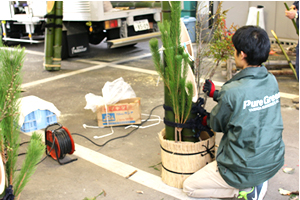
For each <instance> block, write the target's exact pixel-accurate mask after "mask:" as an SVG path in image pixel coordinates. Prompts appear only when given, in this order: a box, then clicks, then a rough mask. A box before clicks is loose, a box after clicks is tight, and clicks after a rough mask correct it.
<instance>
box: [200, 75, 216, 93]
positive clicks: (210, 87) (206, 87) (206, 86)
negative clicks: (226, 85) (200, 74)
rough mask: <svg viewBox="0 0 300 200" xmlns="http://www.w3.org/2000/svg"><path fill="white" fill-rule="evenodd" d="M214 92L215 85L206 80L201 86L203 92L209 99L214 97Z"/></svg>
mask: <svg viewBox="0 0 300 200" xmlns="http://www.w3.org/2000/svg"><path fill="white" fill-rule="evenodd" d="M215 91H216V88H215V84H214V83H213V82H212V81H211V80H209V79H206V80H205V83H204V86H203V92H205V93H206V94H207V95H208V96H209V97H214V93H215Z"/></svg>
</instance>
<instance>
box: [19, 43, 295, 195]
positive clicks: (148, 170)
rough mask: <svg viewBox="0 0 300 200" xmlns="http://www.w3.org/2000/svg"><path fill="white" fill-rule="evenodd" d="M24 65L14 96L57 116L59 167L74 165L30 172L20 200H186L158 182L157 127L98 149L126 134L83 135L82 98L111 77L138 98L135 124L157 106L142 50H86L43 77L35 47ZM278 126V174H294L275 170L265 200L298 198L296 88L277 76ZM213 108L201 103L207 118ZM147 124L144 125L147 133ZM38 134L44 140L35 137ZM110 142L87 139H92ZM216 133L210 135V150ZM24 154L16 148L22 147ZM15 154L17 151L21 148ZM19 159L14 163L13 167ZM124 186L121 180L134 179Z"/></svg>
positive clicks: (158, 89)
mask: <svg viewBox="0 0 300 200" xmlns="http://www.w3.org/2000/svg"><path fill="white" fill-rule="evenodd" d="M22 46H23V47H25V48H26V57H25V62H24V67H23V85H22V88H23V90H25V92H23V93H22V96H23V97H25V96H29V95H34V96H37V97H39V98H41V99H43V100H46V101H49V102H51V103H53V104H54V105H55V106H56V107H57V109H58V110H60V111H61V116H60V118H59V123H61V124H62V125H63V126H65V127H67V128H68V129H69V131H70V132H71V133H78V134H82V135H83V136H85V137H87V138H89V139H91V140H92V141H93V142H95V143H96V144H98V145H95V144H93V143H91V142H90V141H89V140H87V139H86V138H84V137H81V136H78V135H73V139H74V141H75V153H74V154H72V155H69V154H67V155H66V157H65V158H64V159H63V161H67V160H70V159H74V158H77V159H78V160H77V161H74V162H72V163H69V164H66V165H60V164H59V163H58V162H57V161H56V160H54V159H52V158H50V157H48V158H47V159H45V160H44V161H43V162H42V163H40V164H39V165H38V167H37V170H36V172H35V173H34V175H33V176H32V178H31V180H30V181H29V182H28V184H27V185H26V187H25V188H24V190H23V192H22V193H21V196H20V199H21V200H31V199H32V200H48V199H64V200H65V199H67V200H81V199H84V198H85V197H90V198H91V197H94V196H96V195H98V194H100V193H101V192H102V191H105V194H106V195H105V196H104V194H102V195H100V196H99V197H98V198H97V199H132V200H135V199H149V200H150V199H151V200H152V199H164V200H171V199H192V198H188V197H187V196H185V194H184V193H183V192H182V190H181V189H177V188H173V187H170V186H167V185H166V184H164V183H163V182H162V181H161V178H160V173H161V165H160V163H161V157H160V156H161V155H160V144H159V140H158V133H159V132H160V131H161V130H162V129H163V128H164V124H163V122H160V123H159V124H158V125H155V126H151V127H148V128H140V129H137V130H135V131H134V132H132V133H130V134H129V135H128V136H126V137H122V138H120V139H116V140H113V141H111V142H109V143H107V144H105V145H104V146H103V144H104V143H105V142H106V141H108V140H110V139H112V138H115V137H119V136H125V135H126V134H128V133H129V132H130V131H132V130H134V128H132V127H131V128H127V129H125V127H126V126H119V127H113V128H112V129H111V128H84V127H83V124H86V125H90V126H97V120H96V114H95V113H93V112H92V111H91V110H86V109H84V107H85V106H86V100H85V95H86V94H88V93H93V94H95V95H102V88H103V86H104V84H105V83H106V82H107V81H113V80H115V79H117V78H119V77H123V79H124V80H125V81H126V82H127V83H129V84H130V85H131V87H132V89H133V90H134V91H135V93H136V95H137V96H138V97H140V98H141V113H143V114H145V115H143V119H145V118H146V117H147V114H149V113H150V112H151V110H152V109H153V108H154V107H156V106H159V105H162V104H163V103H164V100H163V99H164V88H163V83H162V81H161V80H159V79H158V75H157V73H156V72H155V69H154V65H153V63H152V58H151V56H150V50H149V45H148V42H142V43H138V44H137V45H135V46H132V47H125V48H119V49H109V50H108V49H106V45H105V44H101V45H92V46H91V50H90V52H89V53H86V54H85V55H82V56H80V57H75V58H69V59H67V60H63V61H62V67H61V70H60V71H55V72H48V71H46V70H45V69H44V67H43V57H44V55H43V51H44V46H43V44H32V45H30V44H23V45H22ZM276 78H277V80H278V83H279V88H280V92H281V93H284V94H285V96H284V97H281V105H282V110H281V111H282V117H283V122H284V131H283V139H284V142H285V145H286V154H285V166H284V167H287V168H294V173H293V174H287V173H284V172H283V170H280V171H279V172H278V173H277V174H276V175H275V176H274V177H273V178H272V179H270V181H269V188H268V192H267V195H266V197H265V200H287V199H289V196H282V195H281V194H279V192H278V189H279V188H283V189H286V190H289V191H297V190H299V110H297V109H296V107H295V104H294V103H293V102H292V99H293V98H294V97H298V95H299V83H298V82H297V81H296V80H295V78H294V77H292V76H277V77H276ZM213 81H216V82H218V83H220V84H219V85H218V86H217V88H220V86H221V84H222V83H224V82H225V81H226V77H225V76H223V75H222V69H221V68H220V69H218V71H217V72H216V74H215V76H214V77H213ZM214 105H215V103H214V102H213V101H212V100H209V101H208V102H207V107H206V108H207V110H208V111H210V110H211V109H212V107H213V106H214ZM152 114H153V116H152V117H151V118H153V119H156V118H160V119H162V118H163V117H164V110H163V108H162V106H159V107H158V108H156V109H155V110H154V111H153V113H152ZM153 123H155V122H147V123H146V124H145V125H151V124H153ZM38 133H40V134H44V132H43V130H39V131H38ZM110 133H112V134H111V135H109V136H107V137H104V138H101V139H93V137H94V136H101V135H106V134H110ZM20 134H21V139H22V141H21V142H23V141H28V140H29V135H30V134H31V133H23V132H21V133H20ZM221 136H222V133H217V142H218V141H219V140H220V137H221ZM23 146H24V147H23ZM23 146H22V148H21V149H20V151H25V149H26V147H25V145H23ZM23 159H24V158H23V157H21V156H20V157H19V159H18V163H19V164H20V165H21V162H22V160H23ZM135 171H136V173H134V174H133V175H132V176H130V177H129V178H126V177H127V176H128V175H130V174H132V173H133V172H135Z"/></svg>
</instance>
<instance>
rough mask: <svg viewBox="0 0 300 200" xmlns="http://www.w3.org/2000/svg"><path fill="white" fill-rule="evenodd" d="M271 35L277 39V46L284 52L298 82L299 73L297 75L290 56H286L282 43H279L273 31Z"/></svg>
mask: <svg viewBox="0 0 300 200" xmlns="http://www.w3.org/2000/svg"><path fill="white" fill-rule="evenodd" d="M271 33H272V34H273V36H274V38H275V39H276V41H277V44H278V45H279V47H280V49H281V51H282V53H283V55H284V57H285V58H286V60H287V61H288V63H289V66H290V67H291V69H292V70H293V73H294V75H295V77H296V79H297V80H298V77H297V73H296V71H295V68H294V66H293V64H292V62H291V60H290V58H289V57H288V55H287V54H286V52H285V50H284V48H283V47H282V46H281V43H280V41H279V39H278V37H277V35H276V33H275V32H274V31H273V30H271Z"/></svg>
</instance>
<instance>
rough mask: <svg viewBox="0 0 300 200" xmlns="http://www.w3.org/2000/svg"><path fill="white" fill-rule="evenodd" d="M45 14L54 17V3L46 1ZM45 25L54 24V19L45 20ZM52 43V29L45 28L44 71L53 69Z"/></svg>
mask: <svg viewBox="0 0 300 200" xmlns="http://www.w3.org/2000/svg"><path fill="white" fill-rule="evenodd" d="M47 14H48V15H54V14H55V2H53V1H48V2H47ZM46 23H47V24H54V18H47V19H46ZM53 41H54V28H53V27H47V28H46V29H45V50H44V51H45V60H44V67H45V69H46V70H48V71H51V70H52V69H53V67H52V66H53V60H52V58H53Z"/></svg>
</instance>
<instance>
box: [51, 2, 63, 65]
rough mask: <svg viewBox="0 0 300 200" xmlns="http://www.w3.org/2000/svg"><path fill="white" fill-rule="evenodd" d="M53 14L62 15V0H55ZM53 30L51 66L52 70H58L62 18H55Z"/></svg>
mask: <svg viewBox="0 0 300 200" xmlns="http://www.w3.org/2000/svg"><path fill="white" fill-rule="evenodd" d="M55 8H56V10H55V15H56V16H62V15H63V2H62V1H56V2H55ZM55 25H56V27H55V30H54V47H53V65H54V66H55V67H53V69H52V70H60V68H61V43H62V27H61V26H62V18H56V19H55Z"/></svg>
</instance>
